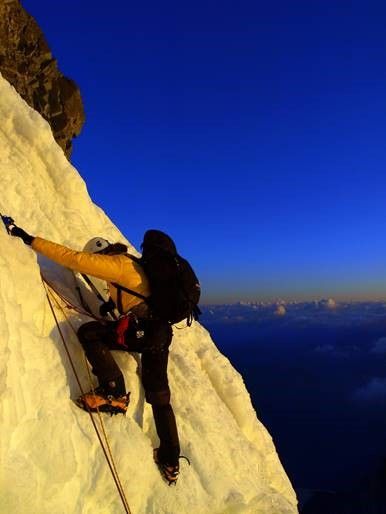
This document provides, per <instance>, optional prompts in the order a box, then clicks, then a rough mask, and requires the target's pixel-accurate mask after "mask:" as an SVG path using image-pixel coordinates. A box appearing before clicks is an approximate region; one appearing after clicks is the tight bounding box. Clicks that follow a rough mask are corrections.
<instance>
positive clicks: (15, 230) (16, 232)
mask: <svg viewBox="0 0 386 514" xmlns="http://www.w3.org/2000/svg"><path fill="white" fill-rule="evenodd" d="M10 232H11V236H14V237H20V239H22V240H23V242H24V243H25V244H26V245H29V246H31V244H32V241H33V240H34V239H35V237H34V236H30V235H29V234H27V232H26V231H25V230H23V229H22V228H20V227H17V226H16V225H13V227H10Z"/></svg>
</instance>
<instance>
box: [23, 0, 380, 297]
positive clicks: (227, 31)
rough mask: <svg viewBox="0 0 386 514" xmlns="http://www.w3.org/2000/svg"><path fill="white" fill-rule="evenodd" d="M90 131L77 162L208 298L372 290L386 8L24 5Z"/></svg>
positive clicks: (107, 203) (111, 207) (98, 194)
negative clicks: (182, 263) (164, 236)
mask: <svg viewBox="0 0 386 514" xmlns="http://www.w3.org/2000/svg"><path fill="white" fill-rule="evenodd" d="M22 3H23V5H24V7H25V8H26V9H27V10H28V11H29V12H30V13H31V14H32V15H33V16H34V17H35V18H36V19H37V21H38V23H39V24H40V26H41V27H42V29H43V30H44V32H45V35H46V38H47V40H48V42H49V44H50V47H51V50H52V52H53V54H54V56H55V57H56V58H57V59H58V62H59V66H60V68H61V70H62V71H63V72H64V73H65V74H66V75H67V76H69V77H71V78H73V79H74V80H75V81H76V82H77V83H78V85H79V87H80V89H81V93H82V96H83V100H84V105H85V110H86V118H87V119H86V124H85V126H84V128H83V132H82V134H81V136H80V137H79V138H78V139H77V140H75V142H74V152H73V163H74V165H75V166H76V167H77V169H78V170H79V171H80V173H81V174H82V176H83V177H84V178H85V180H86V182H87V184H88V188H89V191H90V194H91V196H92V197H93V199H94V201H95V202H96V203H98V204H99V205H100V206H101V207H102V208H103V209H104V210H105V211H106V212H107V214H108V215H109V216H110V217H111V218H112V219H113V221H114V222H115V223H116V224H117V225H118V226H119V228H120V229H121V230H122V231H123V232H124V233H125V235H126V236H127V237H128V238H129V239H130V240H131V241H132V242H133V243H134V244H135V245H137V246H139V244H140V242H141V238H142V234H143V232H144V231H145V230H146V229H148V228H160V229H162V230H165V231H166V232H168V233H170V235H171V236H172V237H173V238H174V239H175V241H176V243H177V246H178V248H179V250H180V253H181V254H182V255H184V256H185V257H187V258H188V259H189V260H190V261H191V262H192V264H193V266H194V268H195V269H196V270H197V274H198V275H199V277H200V279H201V282H202V285H203V291H204V295H203V300H204V301H205V302H215V301H218V302H222V301H237V300H239V299H247V300H252V299H254V300H260V299H274V298H276V297H282V298H295V299H296V298H298V299H307V298H317V297H320V296H334V297H337V298H361V297H363V298H374V299H375V298H385V297H386V239H385V237H384V225H385V218H386V202H385V196H386V174H385V164H386V145H385V139H386V130H385V129H386V102H385V101H386V33H385V30H384V21H385V17H386V5H385V4H384V3H382V2H372V1H370V2H349V1H340V0H337V1H333V2H326V1H323V2H322V1H318V0H316V1H312V2H309V1H296V0H291V1H290V0H288V1H276V2H269V3H268V2H256V1H251V2H249V1H243V0H241V1H238V2H236V1H231V2H230V1H222V2H213V1H206V2H201V1H197V2H194V3H185V2H174V1H171V2H162V3H161V2H155V1H149V2H145V3H138V2H135V3H134V2H123V1H117V2H115V3H114V4H111V5H110V6H109V5H108V4H106V3H104V2H95V1H90V0H82V1H81V2H79V1H75V0H68V1H67V2H66V4H65V7H64V4H61V3H60V2H59V3H55V2H51V1H47V0H39V1H38V0H24V1H23V2H22Z"/></svg>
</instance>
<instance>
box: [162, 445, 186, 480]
mask: <svg viewBox="0 0 386 514" xmlns="http://www.w3.org/2000/svg"><path fill="white" fill-rule="evenodd" d="M158 450H159V448H154V450H153V459H154V462H155V463H156V464H157V466H158V469H159V470H160V472H161V474H162V476H163V477H164V479H165V480H166V481H167V482H168V485H172V484H174V485H176V484H177V479H178V475H179V474H180V465H179V463H178V461H177V464H175V465H171V464H168V463H167V462H161V461H160V459H159V457H158ZM178 458H179V459H185V460H187V461H188V463H189V466H190V460H189V459H188V458H187V457H184V456H183V455H180V457H178Z"/></svg>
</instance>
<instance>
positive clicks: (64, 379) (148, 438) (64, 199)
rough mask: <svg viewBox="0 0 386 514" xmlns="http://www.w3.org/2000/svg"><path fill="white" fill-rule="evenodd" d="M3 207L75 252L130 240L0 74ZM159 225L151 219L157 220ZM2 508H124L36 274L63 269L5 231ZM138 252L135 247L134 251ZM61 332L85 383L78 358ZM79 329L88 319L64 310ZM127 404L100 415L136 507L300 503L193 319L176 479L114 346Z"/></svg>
mask: <svg viewBox="0 0 386 514" xmlns="http://www.w3.org/2000/svg"><path fill="white" fill-rule="evenodd" d="M0 174H1V180H2V188H1V189H2V192H1V198H0V210H1V212H2V213H3V214H10V215H12V216H13V217H14V218H15V219H16V221H17V222H18V223H19V225H20V226H22V227H24V228H25V229H26V230H27V231H29V232H30V233H32V234H34V235H41V236H42V237H46V238H49V239H51V240H54V241H57V242H60V243H63V244H65V245H69V246H71V247H74V248H82V247H83V244H84V242H85V241H86V240H87V239H88V238H89V237H92V236H95V235H102V236H104V237H106V238H107V239H109V240H112V241H115V240H119V241H123V242H126V239H125V238H124V236H123V235H122V234H121V233H120V232H119V230H118V229H117V228H116V227H115V226H114V225H113V224H112V223H111V221H110V220H109V219H108V218H107V216H106V215H105V214H104V213H103V212H102V210H101V209H100V208H98V207H97V206H96V205H94V204H93V202H92V201H91V199H90V197H89V195H88V193H87V189H86V185H85V183H84V182H83V180H82V179H81V177H80V176H79V174H78V173H77V171H76V170H75V169H74V168H73V167H72V166H71V165H70V164H69V163H68V161H67V160H66V158H65V157H64V154H63V152H62V150H61V149H60V148H59V146H58V145H57V144H56V143H55V141H54V139H53V137H52V134H51V131H50V128H49V126H48V124H47V123H46V122H45V121H44V120H43V119H42V118H41V117H40V115H39V114H38V113H36V112H35V111H33V110H32V109H30V108H29V107H28V106H27V104H26V103H25V102H24V101H23V100H22V99H21V98H20V97H19V95H18V94H17V93H16V92H15V90H14V89H13V88H12V87H11V86H10V85H9V84H8V82H6V81H5V80H4V79H3V78H2V77H1V76H0ZM155 224H156V220H155ZM146 228H148V227H144V230H145V229H146ZM0 245H1V253H0V284H1V288H0V415H1V439H0V454H1V461H0V469H1V472H0V473H1V475H0V512H1V514H5V513H7V514H8V513H15V514H25V513H28V514H32V513H33V514H36V513H39V514H48V513H49V514H62V513H63V514H69V513H70V514H72V513H74V514H88V513H90V514H91V513H92V514H98V513H100V514H102V513H103V514H117V513H120V512H123V507H122V504H121V501H120V498H119V495H118V493H117V490H116V488H115V486H114V482H113V480H112V477H111V474H110V471H109V468H108V466H107V464H106V462H105V459H104V456H103V453H102V451H101V448H100V445H99V442H98V440H97V437H96V435H95V432H94V430H93V428H92V424H91V422H90V418H89V416H88V414H87V413H85V412H83V411H81V410H80V409H78V408H77V407H76V406H75V405H74V404H73V402H71V400H70V398H75V397H76V396H77V395H78V394H79V389H78V386H77V384H76V381H75V379H74V376H73V373H72V370H71V367H70V365H69V362H68V358H67V355H66V354H65V351H64V349H63V345H62V342H61V340H60V338H59V336H58V332H57V329H56V327H55V324H54V321H53V318H52V314H51V312H50V310H49V306H48V304H47V300H46V297H45V292H44V288H43V286H42V283H41V280H40V266H41V267H42V268H43V269H45V270H46V272H47V273H48V272H49V273H51V275H53V276H56V277H57V278H59V279H60V280H61V281H62V282H63V284H64V285H65V286H67V287H70V288H71V280H72V276H71V275H69V273H68V272H66V270H64V269H61V268H60V267H58V266H54V265H51V264H50V263H49V262H47V261H44V260H43V259H40V258H39V260H38V259H37V256H36V254H35V253H34V252H33V251H32V250H31V249H30V248H28V247H26V246H25V245H24V244H23V243H22V242H21V241H20V240H18V239H16V238H11V237H9V236H8V235H7V234H6V232H5V230H3V229H2V228H1V227H0ZM133 251H134V249H133ZM58 316H59V318H60V320H61V322H62V328H63V330H64V332H65V334H66V335H67V337H68V339H69V349H70V352H71V355H72V357H73V359H74V361H75V362H76V365H77V368H78V371H79V375H80V377H81V380H82V384H83V386H84V388H85V389H88V388H89V383H88V378H87V371H86V368H85V361H84V358H83V355H82V352H81V350H80V347H79V343H78V342H77V341H76V339H75V337H74V335H73V332H71V330H70V329H69V327H68V326H67V325H66V324H65V323H64V321H63V317H60V316H61V315H60V313H58ZM70 316H71V320H72V322H73V324H74V325H75V326H79V324H80V323H82V322H84V321H86V320H88V319H87V318H85V317H82V316H81V315H78V314H71V313H70ZM116 357H117V360H118V362H119V364H120V365H121V366H122V369H123V371H124V374H125V377H126V382H127V385H128V388H129V389H130V390H131V392H132V394H131V398H132V401H131V404H130V406H129V411H128V415H127V416H126V418H125V417H123V416H114V417H109V416H105V417H104V421H105V426H106V431H107V434H108V437H109V440H110V442H111V447H112V452H113V454H114V456H115V461H116V465H117V468H118V472H119V474H120V477H121V480H122V483H123V487H124V490H125V493H126V495H127V498H128V501H129V505H130V508H131V510H132V513H133V514H145V513H149V514H150V513H152V514H177V513H178V514H181V513H192V514H226V513H227V514H236V513H246V514H249V513H256V514H293V513H295V512H297V508H296V498H295V494H294V491H293V489H292V487H291V484H290V482H289V480H288V478H287V476H286V474H285V472H284V470H283V468H282V466H281V464H280V461H279V458H278V456H277V454H276V451H275V448H274V445H273V443H272V440H271V437H270V436H269V434H268V432H267V431H266V429H265V428H264V426H263V425H262V424H261V423H260V422H259V421H258V420H257V418H256V413H255V412H254V410H253V408H252V405H251V402H250V397H249V395H248V393H247V391H246V389H245V386H244V383H243V380H242V377H241V376H240V375H239V374H238V373H237V372H236V371H235V370H234V369H233V368H232V366H231V364H230V363H229V361H228V360H227V359H226V358H225V357H224V356H222V355H221V354H220V353H219V351H218V350H217V348H216V346H215V344H214V343H213V341H212V340H211V338H210V335H209V333H208V332H207V331H206V330H205V329H204V328H203V327H202V326H200V325H199V324H198V323H195V324H194V326H193V327H192V328H191V329H182V330H175V336H174V341H173V344H172V349H171V358H170V368H169V373H170V384H171V389H172V401H173V406H174V409H175V413H176V417H177V423H178V426H179V430H180V438H181V447H182V452H183V453H184V454H185V455H187V456H189V458H190V460H191V466H190V467H189V466H188V465H187V464H186V463H185V462H184V461H181V476H180V479H179V482H178V485H177V486H176V487H172V488H171V487H168V486H167V485H166V484H165V483H164V482H163V481H162V479H161V478H160V475H159V472H158V470H157V468H156V466H155V465H154V463H153V460H152V447H153V446H154V445H155V444H156V442H157V438H156V434H155V430H154V426H153V420H152V413H151V408H150V406H149V405H147V404H146V403H145V402H144V398H143V392H142V390H141V386H140V381H139V376H138V369H137V368H138V358H137V356H135V355H128V354H124V353H118V354H116Z"/></svg>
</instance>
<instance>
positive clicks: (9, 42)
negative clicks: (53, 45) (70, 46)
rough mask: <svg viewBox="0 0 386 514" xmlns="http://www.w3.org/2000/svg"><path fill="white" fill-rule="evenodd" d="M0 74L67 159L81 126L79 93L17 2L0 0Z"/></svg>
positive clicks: (82, 118) (30, 17)
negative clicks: (44, 122) (42, 120)
mask: <svg viewBox="0 0 386 514" xmlns="http://www.w3.org/2000/svg"><path fill="white" fill-rule="evenodd" d="M0 72H1V74H2V75H3V77H4V78H5V79H6V80H8V82H10V83H11V84H12V85H13V86H14V88H15V89H16V90H17V91H18V93H19V94H20V95H21V96H22V97H23V98H24V100H25V101H26V102H27V103H28V104H29V105H30V106H31V107H33V108H34V109H35V110H37V111H38V112H39V113H40V114H41V115H42V116H43V117H44V118H45V119H46V120H47V121H48V123H49V124H50V126H51V129H52V132H53V135H54V137H55V139H56V141H57V142H58V144H59V145H60V146H61V147H62V149H63V150H64V152H65V154H66V156H67V157H68V158H70V156H71V151H72V139H73V138H74V137H76V136H77V135H79V133H80V131H81V128H82V126H83V123H84V110H83V104H82V99H81V96H80V91H79V88H78V87H77V85H76V84H75V82H74V81H72V80H71V79H68V78H67V77H65V76H64V75H63V74H62V73H61V72H60V71H59V69H58V66H57V62H56V59H55V58H54V57H53V56H52V54H51V52H50V49H49V46H48V44H47V42H46V40H45V38H44V35H43V33H42V31H41V30H40V28H39V26H38V25H37V23H36V21H35V20H34V19H33V18H32V16H30V15H29V14H28V13H27V12H26V11H25V10H24V9H23V7H22V6H21V5H20V2H19V0H0Z"/></svg>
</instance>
